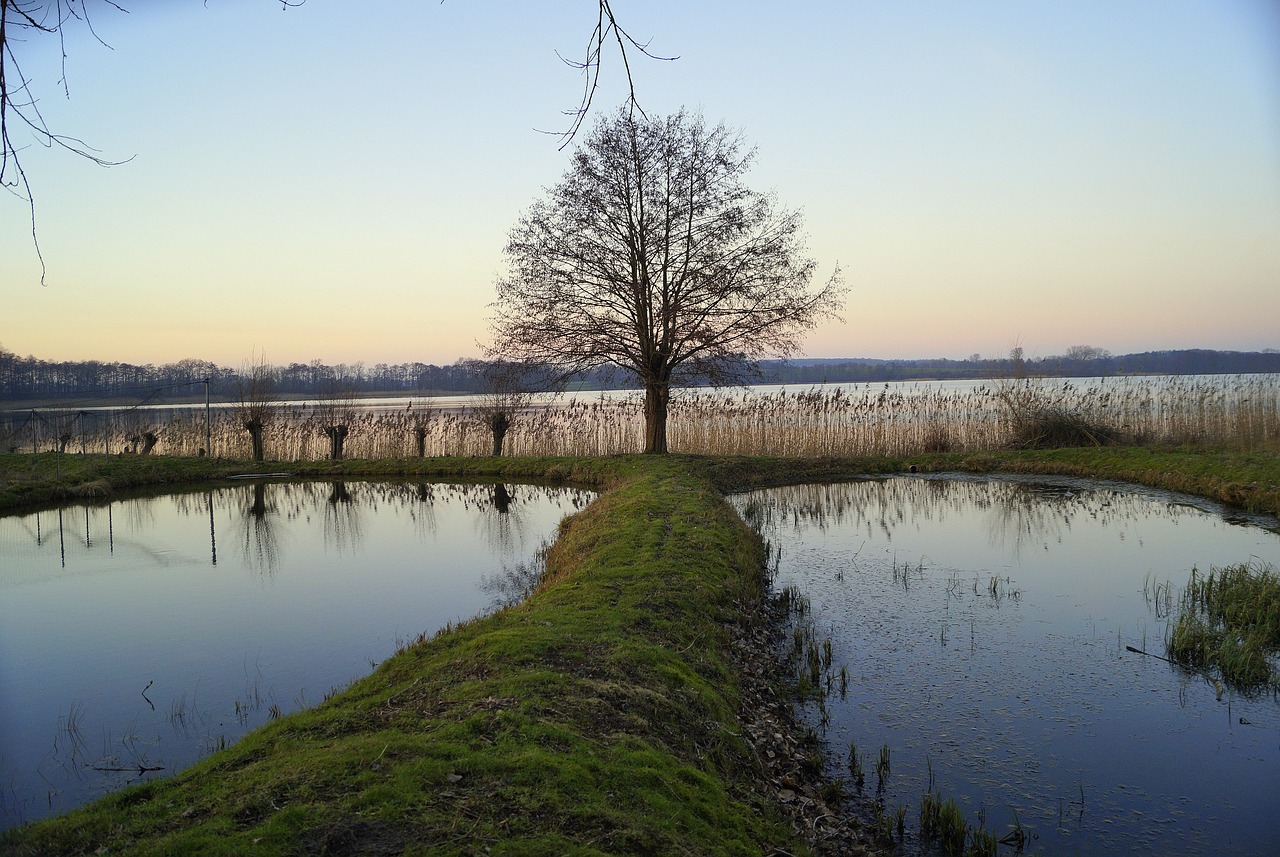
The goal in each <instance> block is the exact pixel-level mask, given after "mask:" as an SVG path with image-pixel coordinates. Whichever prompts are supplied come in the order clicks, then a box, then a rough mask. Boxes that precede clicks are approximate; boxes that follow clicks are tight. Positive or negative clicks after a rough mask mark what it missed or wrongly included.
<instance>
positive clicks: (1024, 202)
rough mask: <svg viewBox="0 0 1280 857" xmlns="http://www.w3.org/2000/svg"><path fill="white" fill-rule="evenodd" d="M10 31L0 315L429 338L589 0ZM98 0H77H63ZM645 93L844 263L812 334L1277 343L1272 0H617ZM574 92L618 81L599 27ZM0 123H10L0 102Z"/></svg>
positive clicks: (535, 164)
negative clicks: (10, 171)
mask: <svg viewBox="0 0 1280 857" xmlns="http://www.w3.org/2000/svg"><path fill="white" fill-rule="evenodd" d="M90 3H91V10H92V11H95V12H96V13H97V14H96V16H95V18H94V25H95V28H96V30H97V32H98V34H99V35H100V36H101V37H102V39H103V40H104V41H105V42H107V43H108V44H109V45H110V48H108V47H104V46H103V45H102V44H99V43H97V42H95V41H94V40H93V39H92V38H91V37H90V36H89V35H88V33H87V31H86V30H85V29H84V28H82V27H81V28H73V29H71V30H69V31H68V43H67V53H68V59H67V63H66V77H67V82H68V86H69V88H70V98H67V97H64V95H63V93H62V91H61V88H60V86H59V84H58V80H59V78H60V75H61V72H60V69H59V65H58V56H59V51H58V45H57V43H56V40H54V41H52V42H51V41H49V40H48V39H35V38H32V39H31V40H30V41H28V42H27V43H26V44H25V45H18V46H16V50H17V52H18V55H19V59H20V61H21V62H22V64H23V68H24V71H25V72H26V73H27V75H28V77H30V78H31V79H32V80H33V89H34V91H35V92H36V93H37V94H38V95H39V97H40V99H41V100H40V108H41V110H42V112H43V114H44V116H45V118H46V119H47V121H48V123H49V125H50V126H51V127H52V128H53V129H54V130H56V131H58V132H60V133H64V134H70V135H74V136H77V137H80V138H82V139H84V140H85V141H87V142H88V143H89V144H91V145H92V146H94V147H96V148H97V149H99V150H101V152H102V154H103V156H104V157H108V158H116V159H123V158H127V157H129V156H134V158H133V160H132V161H130V162H129V163H127V164H124V165H121V166H117V167H112V168H110V169H103V168H101V167H97V166H95V165H93V164H91V163H88V162H86V161H83V160H81V159H78V158H76V157H74V156H72V155H70V154H67V153H65V152H61V151H58V150H50V149H45V148H42V147H40V146H39V145H32V146H31V147H29V148H27V149H26V150H25V151H24V152H23V153H22V157H23V159H24V165H25V167H26V170H27V173H28V176H29V178H30V181H31V184H32V186H33V188H34V191H35V194H36V206H37V216H38V227H39V236H40V245H41V249H42V251H43V253H44V258H45V261H46V263H47V265H48V276H47V285H45V286H41V285H40V282H39V281H40V266H39V260H38V259H37V257H36V254H35V251H34V249H33V247H32V244H31V237H30V224H29V223H28V219H27V218H28V212H27V210H26V207H25V204H24V203H23V202H22V201H21V200H19V199H17V198H16V197H11V196H7V195H0V345H3V346H4V347H6V348H8V349H9V350H11V351H15V352H17V353H19V354H21V355H27V354H32V355H35V356H37V357H40V358H44V359H51V360H80V359H100V360H120V361H125V362H131V363H148V362H150V363H165V362H172V361H176V360H179V359H182V358H186V357H195V358H200V359H209V360H213V361H215V362H217V363H219V364H221V365H228V366H238V365H240V364H241V363H243V362H244V361H245V360H246V359H247V358H248V357H249V356H250V355H251V354H252V353H254V352H255V351H256V352H260V353H262V354H263V355H264V356H265V357H266V359H267V360H268V361H269V362H272V363H277V364H281V363H287V362H292V361H302V362H305V361H309V360H312V359H320V360H323V361H325V362H328V363H339V362H347V363H349V362H354V361H364V362H365V363H367V364H374V363H380V362H388V363H397V362H403V361H413V360H420V361H423V362H431V363H448V362H452V361H453V360H455V359H457V358H458V357H464V356H474V355H476V354H477V353H478V349H477V347H476V342H477V341H478V340H484V339H486V337H487V324H486V319H487V315H488V309H487V304H488V303H489V302H490V301H491V300H492V299H493V295H494V291H493V281H494V278H495V276H496V275H497V274H498V273H499V272H500V271H501V269H502V264H503V258H502V248H503V245H504V243H505V240H506V235H507V232H508V230H509V229H510V227H511V226H512V225H513V224H514V223H515V221H516V219H517V217H518V216H519V214H520V213H521V212H522V211H523V210H524V209H525V208H526V207H527V206H528V205H529V204H530V203H531V202H533V201H534V200H535V199H537V198H538V197H539V196H540V195H541V194H542V191H543V189H544V188H546V187H547V186H549V185H551V184H554V183H555V182H556V181H557V180H558V179H559V177H560V176H561V175H562V173H563V172H564V169H565V167H566V166H567V163H568V153H567V152H561V151H559V150H558V148H557V140H556V138H554V137H552V136H545V135H543V134H539V133H538V132H537V130H535V129H549V130H561V129H562V128H564V127H565V124H566V120H565V118H564V117H563V116H562V115H561V111H562V110H565V109H567V108H572V107H574V106H576V104H577V101H578V98H579V96H580V93H581V85H582V84H581V79H580V77H579V76H578V75H577V74H576V73H575V72H574V71H573V70H572V69H570V68H568V67H566V66H565V65H564V64H562V63H561V62H560V60H559V59H558V58H557V55H556V52H557V51H558V52H559V53H560V54H562V55H565V56H570V57H576V56H581V54H582V52H583V49H584V48H585V45H586V42H587V38H588V36H589V34H590V31H591V28H592V26H593V24H594V15H595V4H594V2H592V0H572V2H570V0H563V2H542V3H495V2H480V0H470V1H469V0H447V2H445V3H443V4H436V3H425V2H421V0H416V2H412V1H411V0H384V2H380V3H377V4H363V3H362V4H352V3H347V2H336V0H308V2H307V3H306V4H305V5H304V6H303V7H302V8H299V9H290V10H288V11H282V10H281V8H280V6H279V4H278V3H276V2H274V0H209V2H208V3H207V5H206V4H205V3H203V2H201V0H165V2H159V0H124V2H123V3H122V5H125V6H126V7H127V8H128V9H129V13H128V14H121V13H119V12H115V11H114V10H112V9H110V8H108V7H107V6H106V5H104V4H101V3H94V2H93V0H90ZM94 7H96V8H94ZM614 8H615V11H616V13H617V15H618V16H619V19H620V20H621V21H622V23H623V24H624V26H626V27H628V28H629V29H630V30H631V32H632V33H633V34H634V35H635V36H636V37H637V38H639V39H641V40H648V39H651V40H652V42H651V48H652V50H653V51H654V52H656V53H659V54H667V55H678V56H679V59H678V60H677V61H674V62H654V61H649V60H644V59H641V58H638V57H632V67H633V70H634V72H635V81H636V86H637V91H638V94H639V97H640V102H641V105H642V107H644V108H645V109H646V110H647V111H649V112H651V113H657V114H664V113H668V112H671V111H674V110H676V109H679V108H680V107H681V106H685V107H688V108H690V109H692V110H698V111H701V112H702V114H703V115H704V116H705V118H706V119H707V120H708V121H709V122H712V123H716V122H720V121H724V122H726V123H727V124H729V125H731V126H734V127H737V128H740V129H741V130H742V132H743V134H744V136H745V138H746V139H747V141H748V142H750V143H752V144H754V145H756V146H757V147H758V156H757V160H756V164H755V168H754V169H753V171H752V173H751V175H750V178H749V180H750V181H751V183H752V184H753V185H754V186H755V187H757V188H760V189H763V190H772V191H775V192H776V194H777V196H778V199H779V201H780V202H781V203H782V204H783V205H784V206H786V207H788V208H800V209H803V210H804V212H805V215H806V224H807V228H808V231H809V236H810V241H809V246H810V251H811V254H812V255H813V257H814V258H815V259H817V261H818V262H819V266H820V271H821V272H822V273H821V274H820V275H821V276H825V275H826V273H829V272H830V270H831V269H832V268H833V266H834V265H836V264H837V263H839V264H840V265H841V266H842V268H843V269H844V271H845V274H846V278H847V280H848V283H849V285H850V294H849V300H848V303H847V306H846V309H845V313H844V316H845V321H844V323H832V324H827V325H824V326H822V327H821V328H819V329H818V330H815V331H814V332H813V333H812V335H811V336H810V337H809V338H808V340H807V342H806V348H805V352H806V353H807V354H808V355H810V356H818V357H837V356H848V357H882V358H893V357H901V358H917V357H921V358H922V357H952V358H963V357H967V356H968V355H970V354H972V353H981V354H983V355H984V356H996V355H999V354H1004V353H1007V352H1008V350H1009V349H1010V348H1011V347H1013V346H1015V345H1018V346H1022V347H1023V348H1024V349H1025V350H1026V353H1027V354H1028V355H1039V356H1048V355H1053V354H1060V353H1062V352H1063V351H1064V350H1065V349H1066V348H1067V347H1068V346H1070V345H1078V344H1090V345H1094V346H1098V347H1101V348H1106V349H1109V350H1111V351H1113V352H1116V353H1123V352H1129V351H1145V350H1151V349H1169V348H1195V347H1200V348H1223V349H1241V350H1257V349H1262V348H1277V347H1280V3H1277V2H1275V0H1100V2H1092V0H1077V2H1072V3H1054V4H1049V3H1013V2H1005V3H986V2H963V3H956V2H918V3H900V2H896V0H895V1H894V2H890V0H884V2H847V3H830V4H784V3H778V2H776V0H770V2H742V0H739V2H701V3H699V2H689V0H681V2H675V0H671V2H668V0H644V2H640V0H615V2H614ZM605 60H606V66H605V69H604V73H603V78H604V84H603V85H602V87H601V90H600V92H599V93H598V94H597V102H596V105H597V106H596V108H595V110H594V113H595V114H596V115H599V114H600V113H603V112H608V111H610V110H612V108H613V107H615V106H616V105H617V104H619V103H621V101H622V98H623V96H624V85H625V78H624V75H623V70H622V68H621V65H620V64H619V63H618V62H617V56H616V54H607V55H606V58H605ZM17 138H18V139H19V140H22V139H24V135H23V133H22V132H17Z"/></svg>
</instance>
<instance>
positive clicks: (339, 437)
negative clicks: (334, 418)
mask: <svg viewBox="0 0 1280 857" xmlns="http://www.w3.org/2000/svg"><path fill="white" fill-rule="evenodd" d="M324 433H325V434H327V435H328V436H329V459H330V460H331V461H339V460H341V459H342V445H343V444H344V443H346V440H347V427H346V426H325V428H324Z"/></svg>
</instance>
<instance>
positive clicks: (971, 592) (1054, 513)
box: [736, 477, 1280, 855]
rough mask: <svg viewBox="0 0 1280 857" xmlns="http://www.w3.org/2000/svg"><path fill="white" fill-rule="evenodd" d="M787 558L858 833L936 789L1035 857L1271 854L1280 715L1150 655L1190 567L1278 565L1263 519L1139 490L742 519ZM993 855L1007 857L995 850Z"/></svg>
mask: <svg viewBox="0 0 1280 857" xmlns="http://www.w3.org/2000/svg"><path fill="white" fill-rule="evenodd" d="M736 502H737V503H738V506H739V508H740V509H741V510H742V511H743V513H744V515H745V516H746V517H747V519H748V520H751V521H753V522H755V523H757V524H758V525H760V526H761V528H762V530H763V531H764V533H765V535H766V537H767V538H769V539H770V540H771V541H772V542H773V543H774V544H775V545H778V546H780V547H781V551H782V553H781V563H780V567H779V574H778V578H777V581H776V585H777V586H778V587H784V586H796V587H798V588H799V590H800V591H801V592H802V593H803V594H804V595H806V596H807V597H808V598H809V599H810V601H811V604H812V621H813V622H814V623H815V626H816V627H815V630H816V632H817V635H818V639H819V640H822V639H825V638H830V639H831V641H832V645H833V653H834V661H833V671H834V672H837V673H838V671H839V668H840V666H841V665H845V666H846V667H847V669H848V676H849V684H848V689H847V692H846V694H845V695H844V696H843V697H842V696H841V694H840V693H839V688H838V682H837V685H836V687H835V690H834V691H833V692H832V693H831V694H830V696H829V697H828V699H827V701H826V707H827V710H828V717H829V721H828V722H827V723H826V724H825V725H824V724H823V723H822V718H821V715H820V713H819V711H818V709H817V707H816V706H813V707H811V708H810V709H809V710H808V712H807V714H808V716H809V717H810V719H811V722H812V723H813V725H814V726H815V727H816V728H818V729H819V731H820V732H821V733H822V734H824V735H825V738H826V739H827V741H828V742H829V745H830V747H831V749H832V751H833V752H832V753H831V756H832V759H833V761H834V762H835V763H838V764H835V767H834V768H833V770H832V771H831V773H832V774H843V775H844V776H845V777H846V778H847V777H848V769H847V767H846V766H845V762H846V760H847V758H848V748H849V745H850V742H854V743H856V745H857V747H858V748H859V753H860V755H861V757H862V760H863V766H864V768H865V769H866V771H867V775H866V776H867V785H866V793H865V794H864V795H863V796H862V797H861V798H859V799H858V800H857V802H858V803H859V804H860V806H861V807H862V808H863V809H864V810H867V811H869V810H870V807H871V802H872V801H873V800H874V797H875V795H874V793H875V789H876V775H875V760H876V757H877V756H878V755H879V752H880V748H881V747H882V746H884V745H888V746H889V748H890V753H891V773H890V775H889V778H888V781H887V784H886V788H885V792H884V795H883V805H884V807H885V808H886V809H887V810H888V811H889V812H891V813H892V812H893V811H894V810H895V809H896V808H897V807H898V806H905V807H907V817H908V819H909V821H910V822H915V821H916V820H917V819H918V815H919V806H920V798H921V796H922V795H923V794H924V793H925V792H926V791H927V790H928V789H929V787H930V782H931V779H930V778H931V777H932V784H933V788H934V789H936V790H937V791H938V792H940V793H941V794H942V796H943V797H944V798H945V797H952V798H954V799H955V800H956V801H957V802H958V803H959V804H960V805H961V807H962V808H963V809H964V811H965V813H966V817H967V819H968V821H969V822H970V823H971V824H977V823H978V822H979V821H980V820H983V819H985V822H986V827H987V829H989V830H994V831H996V833H997V834H998V835H1004V833H1005V832H1007V830H1008V829H1009V827H1010V825H1012V824H1013V822H1014V813H1015V812H1016V814H1017V818H1018V819H1020V820H1021V822H1022V824H1023V825H1024V826H1026V827H1028V828H1029V829H1030V830H1031V832H1032V833H1033V835H1034V837H1035V838H1034V839H1032V840H1031V842H1029V843H1028V845H1027V848H1026V851H1027V852H1028V853H1050V854H1153V855H1154V854H1220V853H1230V854H1258V855H1264V854H1265V855H1274V854H1280V824H1277V819H1278V818H1280V701H1278V700H1277V698H1276V696H1275V695H1274V694H1272V695H1266V694H1264V695H1261V696H1257V697H1253V698H1245V697H1243V696H1241V695H1240V694H1238V693H1233V692H1231V691H1230V690H1225V691H1222V692H1220V691H1219V688H1218V687H1216V686H1215V685H1214V684H1213V683H1212V682H1211V681H1210V680H1208V679H1205V678H1203V677H1200V676H1196V675H1194V674H1190V673H1187V672H1185V671H1183V670H1181V669H1179V668H1177V667H1174V666H1172V665H1170V664H1168V663H1165V662H1163V661H1161V660H1157V659H1156V658H1154V657H1144V656H1142V655H1139V654H1134V653H1133V652H1130V651H1128V649H1127V647H1129V646H1132V647H1134V648H1139V649H1142V650H1144V651H1147V652H1151V653H1155V654H1161V655H1163V654H1164V653H1165V651H1164V645H1163V641H1164V634H1165V627H1166V624H1167V617H1168V614H1169V612H1170V611H1171V609H1172V608H1173V607H1174V606H1176V603H1177V597H1178V594H1179V592H1180V591H1181V589H1182V587H1183V586H1185V584H1186V582H1187V580H1188V577H1189V575H1190V572H1191V570H1192V568H1193V567H1198V568H1199V569H1200V570H1202V571H1208V569H1209V568H1210V567H1212V566H1225V565H1232V564H1236V563H1240V562H1245V561H1250V560H1252V561H1254V562H1270V563H1272V564H1275V565H1277V566H1278V567H1280V536H1277V530H1276V526H1277V522H1276V521H1275V520H1274V519H1263V518H1249V517H1244V516H1240V515H1234V514H1230V513H1228V512H1226V511H1225V510H1224V509H1222V508H1221V507H1218V506H1215V505H1214V504H1211V503H1207V502H1204V501H1200V500H1194V499H1192V498H1188V497H1184V496H1176V495H1170V494H1166V493H1159V492H1152V491H1144V490H1142V489H1139V488H1134V487H1132V486H1122V485H1117V484H1104V483H1098V482H1083V481H1071V480H1062V479H1023V478H1016V479H1015V478H1007V479H1006V478H991V479H985V480H980V481H974V480H973V479H972V478H968V477H966V478H947V477H943V478H923V477H911V478H892V479H879V480H873V481H864V482H854V483H848V484H839V485H810V486H798V487H790V488H779V489H771V490H767V491H759V492H755V493H752V494H747V495H742V496H740V497H737V498H736ZM1002 853H1013V851H1012V849H1008V848H1002Z"/></svg>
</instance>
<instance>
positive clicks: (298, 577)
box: [0, 480, 592, 827]
mask: <svg viewBox="0 0 1280 857" xmlns="http://www.w3.org/2000/svg"><path fill="white" fill-rule="evenodd" d="M591 496H592V495H591V494H590V493H588V492H584V491H579V490H574V489H567V488H546V487H537V486H528V485H515V486H511V485H505V486H504V485H443V484H417V483H414V484H410V483H366V482H309V483H289V482H276V483H266V482H262V481H256V480H255V481H252V482H246V483H241V484H235V485H232V486H230V487H222V488H218V489H216V490H211V491H206V492H202V493H186V494H176V495H168V496H163V497H151V498H144V499H130V500H121V501H117V502H112V503H110V504H108V505H95V506H68V507H64V508H62V509H57V510H53V511H45V512H39V513H36V514H28V515H20V516H10V517H4V518H0V557H3V559H2V560H0V827H9V826H12V825H14V824H19V823H23V822H27V821H33V820H36V819H39V818H42V817H44V816H47V815H51V814H55V813H60V812H65V811H66V810H68V809H71V808H74V807H75V806H78V805H80V804H82V803H84V802H87V801H89V800H91V799H93V798H96V797H99V796H101V795H102V794H105V793H106V792H108V791H111V790H113V789H117V788H120V787H122V786H124V785H127V784H129V783H132V782H136V781H138V780H139V779H143V778H152V777H157V776H167V775H169V774H171V773H173V772H174V771H176V770H179V769H181V768H183V767H185V766H187V765H189V764H191V763H192V762H195V761H197V760H198V759H200V758H202V757H203V756H205V755H207V754H209V753H210V752H212V751H214V750H216V749H217V748H219V747H222V746H225V745H227V744H230V743H232V742H234V741H235V740H237V739H238V738H239V737H241V736H242V735H244V734H245V733H246V732H247V731H249V730H251V729H253V728H255V727H257V726H260V725H261V724H263V723H265V722H266V721H267V720H269V719H271V718H273V717H277V716H280V715H281V714H286V713H288V712H290V711H294V710H298V709H300V708H303V707H306V706H311V705H315V704H318V703H319V702H321V701H322V700H323V699H324V698H325V697H326V696H327V695H329V694H331V693H332V692H334V691H336V690H341V689H342V688H344V687H346V686H347V685H349V684H350V683H351V682H352V681H353V680H355V679H357V678H360V677H362V676H364V675H367V674H368V673H370V672H371V671H372V669H373V668H374V667H375V666H376V665H377V664H378V663H379V662H380V661H382V660H384V659H385V658H387V657H389V656H390V655H392V654H394V652H395V651H396V649H397V648H398V647H401V646H405V645H408V644H410V643H412V642H413V641H414V640H416V639H418V638H419V636H420V635H425V636H427V637H428V638H429V637H430V636H432V635H433V634H434V633H435V632H436V631H437V630H439V629H440V628H443V627H445V626H447V625H448V624H449V623H457V622H460V621H464V620H467V619H469V618H472V617H474V616H476V615H478V614H481V613H483V612H486V611H489V610H492V609H495V608H497V607H499V606H502V605H505V604H509V603H514V602H516V601H519V600H520V599H522V598H523V597H524V595H525V593H526V592H527V586H528V585H529V584H530V583H531V581H532V580H533V579H534V576H535V575H536V573H537V571H538V570H539V567H540V566H539V559H540V551H541V549H542V547H543V545H544V544H545V543H547V542H549V541H550V540H551V539H552V538H553V537H554V534H555V529H556V527H557V525H558V524H559V522H560V520H561V519H562V518H563V517H564V516H566V515H567V514H571V513H572V512H574V511H575V510H576V509H578V508H581V507H582V506H584V505H585V504H586V503H587V502H589V500H590V498H591Z"/></svg>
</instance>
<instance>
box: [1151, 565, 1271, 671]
mask: <svg viewBox="0 0 1280 857" xmlns="http://www.w3.org/2000/svg"><path fill="white" fill-rule="evenodd" d="M1180 607H1181V609H1180V612H1179V615H1178V618H1177V619H1176V620H1175V621H1174V622H1172V623H1171V624H1170V626H1169V639H1168V642H1167V645H1168V649H1169V656H1170V657H1171V658H1172V659H1173V660H1175V661H1177V662H1178V663H1181V664H1185V665H1187V666H1190V667H1193V668H1196V669H1202V670H1206V671H1213V670H1216V671H1218V672H1219V673H1221V675H1222V678H1223V681H1225V682H1226V683H1228V684H1230V685H1233V686H1235V687H1238V688H1240V689H1242V690H1246V691H1249V690H1256V689H1259V688H1263V687H1276V686H1278V685H1280V673H1278V672H1277V670H1276V668H1275V666H1274V660H1275V656H1276V654H1277V653H1280V574H1278V573H1277V572H1276V570H1275V568H1273V567H1271V566H1259V565H1256V564H1251V563H1241V564H1239V565H1234V566H1229V567H1227V568H1220V569H1219V568H1215V569H1211V570H1210V572H1209V574H1208V575H1207V576H1202V575H1200V574H1199V573H1198V572H1196V571H1195V570H1193V571H1192V572H1191V580H1190V582H1189V583H1188V584H1187V587H1186V589H1184V590H1183V594H1182V602H1181V605H1180Z"/></svg>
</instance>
